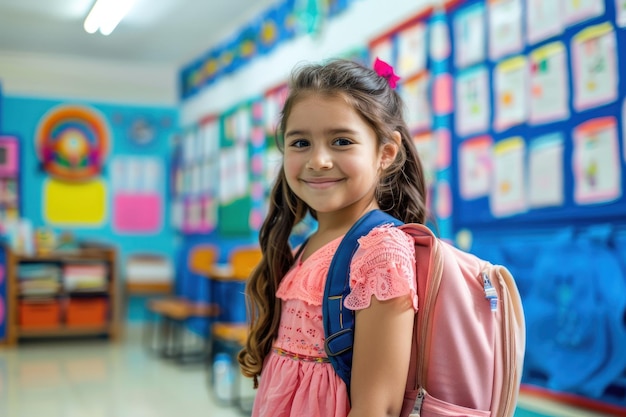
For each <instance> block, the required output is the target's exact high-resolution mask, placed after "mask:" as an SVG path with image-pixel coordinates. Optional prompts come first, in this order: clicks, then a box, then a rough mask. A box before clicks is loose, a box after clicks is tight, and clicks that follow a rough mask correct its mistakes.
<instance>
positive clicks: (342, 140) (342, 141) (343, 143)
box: [333, 138, 352, 146]
mask: <svg viewBox="0 0 626 417" xmlns="http://www.w3.org/2000/svg"><path fill="white" fill-rule="evenodd" d="M333 144H334V145H337V146H348V145H352V141H351V140H350V139H346V138H337V139H335V140H334V141H333Z"/></svg>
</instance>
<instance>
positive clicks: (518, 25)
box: [488, 0, 524, 60]
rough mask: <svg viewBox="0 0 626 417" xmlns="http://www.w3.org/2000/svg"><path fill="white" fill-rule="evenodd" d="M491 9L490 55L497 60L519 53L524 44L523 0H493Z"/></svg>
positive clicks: (489, 7)
mask: <svg viewBox="0 0 626 417" xmlns="http://www.w3.org/2000/svg"><path fill="white" fill-rule="evenodd" d="M488 10H489V19H488V23H489V32H488V33H489V57H490V58H491V59H492V60H497V59H499V58H502V57H504V56H506V55H510V54H514V53H518V52H520V51H521V50H522V48H523V46H524V39H523V37H522V1H521V0H491V1H489V2H488Z"/></svg>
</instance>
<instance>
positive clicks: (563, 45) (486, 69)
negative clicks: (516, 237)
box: [449, 0, 626, 228]
mask: <svg viewBox="0 0 626 417" xmlns="http://www.w3.org/2000/svg"><path fill="white" fill-rule="evenodd" d="M449 18H450V27H451V32H452V33H451V38H452V50H453V51H452V55H453V56H452V60H451V61H452V65H451V67H450V68H451V73H452V76H453V78H454V94H455V103H456V109H455V116H454V120H453V121H452V137H453V149H454V152H453V166H454V168H455V170H454V171H455V172H454V174H453V175H454V176H455V180H454V181H452V184H453V195H454V207H455V214H454V216H455V226H456V227H457V228H461V227H473V226H478V225H487V224H489V225H495V226H496V227H499V226H501V225H503V224H524V223H530V222H532V223H534V224H536V223H540V222H546V223H557V222H568V223H571V222H573V221H574V222H576V221H584V220H598V219H603V220H609V219H615V218H617V217H620V216H621V217H622V218H623V216H624V213H626V195H625V193H624V183H625V180H626V174H625V171H626V147H625V146H624V140H625V139H624V137H625V135H624V126H623V121H622V119H623V117H622V116H623V115H624V114H626V113H625V111H626V107H625V98H626V85H625V83H623V82H620V79H619V74H621V73H625V72H624V71H626V67H625V65H626V59H625V58H626V32H625V31H624V28H625V27H626V2H625V1H620V0H606V1H596V0H564V1H563V2H556V1H554V2H551V1H545V0H489V1H484V0H481V1H477V0H468V1H458V2H456V3H455V5H454V7H452V8H451V9H450V10H449Z"/></svg>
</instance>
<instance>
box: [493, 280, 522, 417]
mask: <svg viewBox="0 0 626 417" xmlns="http://www.w3.org/2000/svg"><path fill="white" fill-rule="evenodd" d="M496 276H497V278H498V281H499V283H500V288H503V287H506V288H509V289H510V285H509V284H510V283H509V282H508V278H505V277H503V276H502V272H501V270H500V269H498V270H497V271H496ZM502 292H503V291H502ZM503 295H506V294H503ZM502 305H503V306H504V308H503V309H502V314H503V317H502V326H503V328H502V331H503V332H504V333H503V334H509V331H510V329H511V328H513V327H514V326H515V323H513V320H514V316H515V315H514V314H513V312H512V311H511V307H510V306H511V301H510V300H502ZM506 342H507V343H504V346H503V351H504V352H503V355H504V365H505V366H506V367H505V368H504V370H508V371H512V372H513V375H509V378H505V380H504V381H503V384H502V388H503V391H504V392H505V393H506V398H505V399H504V401H500V404H501V410H498V414H497V415H498V416H511V415H513V408H514V407H515V404H514V402H515V401H514V399H515V395H513V393H512V392H511V383H512V380H513V378H515V380H517V379H518V373H519V369H517V368H515V369H513V356H512V355H513V349H512V347H511V343H515V341H514V340H507V341H506ZM500 411H501V412H500Z"/></svg>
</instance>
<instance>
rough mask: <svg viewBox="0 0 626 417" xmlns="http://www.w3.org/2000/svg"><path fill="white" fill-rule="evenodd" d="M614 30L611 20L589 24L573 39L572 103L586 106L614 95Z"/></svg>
mask: <svg viewBox="0 0 626 417" xmlns="http://www.w3.org/2000/svg"><path fill="white" fill-rule="evenodd" d="M615 42H616V41H615V31H614V29H613V26H612V25H611V24H610V23H604V24H601V25H596V26H591V27H588V28H586V29H584V30H582V31H581V32H579V33H578V34H576V36H574V38H573V39H572V54H573V60H572V65H573V66H574V68H573V77H574V83H573V84H574V107H575V108H576V109H577V110H586V109H589V108H592V107H597V106H600V105H603V104H607V103H611V102H613V101H615V100H616V99H617V94H618V89H617V62H616V52H617V51H616V46H615Z"/></svg>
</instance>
